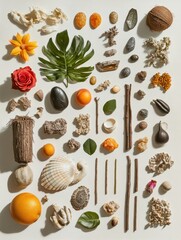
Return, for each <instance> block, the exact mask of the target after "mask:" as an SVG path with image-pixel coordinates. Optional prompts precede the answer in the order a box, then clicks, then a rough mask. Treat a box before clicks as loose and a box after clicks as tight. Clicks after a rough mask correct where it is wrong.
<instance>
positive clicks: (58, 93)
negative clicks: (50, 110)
mask: <svg viewBox="0 0 181 240" xmlns="http://www.w3.org/2000/svg"><path fill="white" fill-rule="evenodd" d="M50 99H51V101H52V104H53V106H54V108H55V109H57V110H59V111H63V110H64V109H65V108H66V107H67V106H68V104H69V100H68V97H67V94H66V93H65V92H64V90H63V89H61V88H60V87H53V88H52V90H51V93H50Z"/></svg>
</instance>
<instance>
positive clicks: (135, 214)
mask: <svg viewBox="0 0 181 240" xmlns="http://www.w3.org/2000/svg"><path fill="white" fill-rule="evenodd" d="M137 202H138V201H137V196H135V197H134V215H133V231H134V232H135V231H136V230H137Z"/></svg>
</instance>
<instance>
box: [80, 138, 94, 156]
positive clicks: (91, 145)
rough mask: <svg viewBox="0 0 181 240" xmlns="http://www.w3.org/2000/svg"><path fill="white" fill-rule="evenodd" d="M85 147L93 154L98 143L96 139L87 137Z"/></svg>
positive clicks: (88, 152)
mask: <svg viewBox="0 0 181 240" xmlns="http://www.w3.org/2000/svg"><path fill="white" fill-rule="evenodd" d="M83 148H84V151H85V152H86V153H87V154H89V155H92V154H93V153H94V152H95V151H96V148H97V144H96V142H95V141H94V140H92V139H91V138H89V139H87V141H85V143H84V144H83Z"/></svg>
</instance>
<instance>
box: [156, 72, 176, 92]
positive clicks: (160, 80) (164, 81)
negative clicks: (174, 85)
mask: <svg viewBox="0 0 181 240" xmlns="http://www.w3.org/2000/svg"><path fill="white" fill-rule="evenodd" d="M171 82H172V79H171V76H170V75H169V74H168V73H163V74H162V75H160V73H156V74H155V75H153V77H152V78H151V84H152V85H153V86H154V87H155V86H159V87H162V88H163V89H164V91H165V92H166V91H167V90H168V89H169V88H170V87H171Z"/></svg>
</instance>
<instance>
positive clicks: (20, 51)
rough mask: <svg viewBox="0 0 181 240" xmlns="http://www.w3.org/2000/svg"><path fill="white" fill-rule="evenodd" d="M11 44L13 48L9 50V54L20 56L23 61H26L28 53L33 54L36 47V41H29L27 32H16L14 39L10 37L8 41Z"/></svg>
mask: <svg viewBox="0 0 181 240" xmlns="http://www.w3.org/2000/svg"><path fill="white" fill-rule="evenodd" d="M9 42H10V43H11V44H12V45H13V46H14V48H13V50H12V51H11V53H10V54H11V55H13V56H17V55H20V57H21V58H22V59H23V61H25V62H26V61H28V59H29V55H33V54H34V49H35V48H36V47H37V42H35V41H34V42H30V34H29V33H27V34H25V35H23V36H22V35H20V34H19V33H17V34H16V39H15V40H14V39H11V40H10V41H9Z"/></svg>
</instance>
